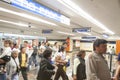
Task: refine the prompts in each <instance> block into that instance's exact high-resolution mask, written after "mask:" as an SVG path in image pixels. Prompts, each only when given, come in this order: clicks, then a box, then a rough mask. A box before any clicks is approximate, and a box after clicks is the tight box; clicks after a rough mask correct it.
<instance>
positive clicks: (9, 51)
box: [0, 47, 12, 58]
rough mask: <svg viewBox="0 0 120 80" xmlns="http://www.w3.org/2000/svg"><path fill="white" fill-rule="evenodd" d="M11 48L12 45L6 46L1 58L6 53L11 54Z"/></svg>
mask: <svg viewBox="0 0 120 80" xmlns="http://www.w3.org/2000/svg"><path fill="white" fill-rule="evenodd" d="M11 51H12V50H11V48H10V47H4V49H3V53H2V54H1V55H0V58H2V57H4V56H5V55H8V56H11Z"/></svg>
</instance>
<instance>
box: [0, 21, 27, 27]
mask: <svg viewBox="0 0 120 80" xmlns="http://www.w3.org/2000/svg"><path fill="white" fill-rule="evenodd" d="M0 22H4V23H9V24H13V25H17V26H22V27H28V25H27V24H23V23H16V22H12V21H7V20H2V19H0Z"/></svg>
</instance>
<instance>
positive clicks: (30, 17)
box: [0, 7, 56, 26]
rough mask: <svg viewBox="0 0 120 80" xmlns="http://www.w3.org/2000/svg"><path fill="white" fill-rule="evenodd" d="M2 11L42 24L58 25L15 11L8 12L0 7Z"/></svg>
mask: <svg viewBox="0 0 120 80" xmlns="http://www.w3.org/2000/svg"><path fill="white" fill-rule="evenodd" d="M0 11H3V12H7V13H11V14H14V15H17V16H20V17H23V18H27V19H31V20H35V21H38V22H42V23H46V24H49V25H54V26H56V24H54V23H51V22H48V21H46V20H43V19H40V18H37V17H34V16H31V15H28V14H24V13H19V12H15V11H12V10H8V9H5V8H2V7H0Z"/></svg>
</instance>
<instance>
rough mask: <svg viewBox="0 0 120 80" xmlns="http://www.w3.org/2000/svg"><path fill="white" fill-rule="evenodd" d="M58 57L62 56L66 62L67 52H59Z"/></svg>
mask: <svg viewBox="0 0 120 80" xmlns="http://www.w3.org/2000/svg"><path fill="white" fill-rule="evenodd" d="M57 56H60V57H61V59H62V60H66V54H65V52H58V54H57Z"/></svg>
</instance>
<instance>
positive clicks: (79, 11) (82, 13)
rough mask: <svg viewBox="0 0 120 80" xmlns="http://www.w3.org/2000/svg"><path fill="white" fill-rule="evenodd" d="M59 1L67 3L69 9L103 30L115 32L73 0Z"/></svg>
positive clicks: (110, 32)
mask: <svg viewBox="0 0 120 80" xmlns="http://www.w3.org/2000/svg"><path fill="white" fill-rule="evenodd" d="M57 1H59V2H60V3H61V4H63V5H65V6H66V7H68V8H69V9H71V10H72V11H73V12H75V13H77V14H78V15H80V16H82V17H83V18H85V19H87V20H88V21H90V22H91V23H93V24H95V25H97V26H98V27H100V28H102V29H103V30H105V31H106V32H108V33H109V34H115V33H114V32H112V31H111V30H109V29H108V28H107V27H106V26H105V25H103V24H102V23H101V22H99V21H98V20H96V19H95V18H93V17H92V16H91V15H89V14H88V13H86V12H85V11H84V10H82V9H81V8H80V7H79V6H77V5H76V4H75V3H73V2H72V1H71V0H57Z"/></svg>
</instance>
